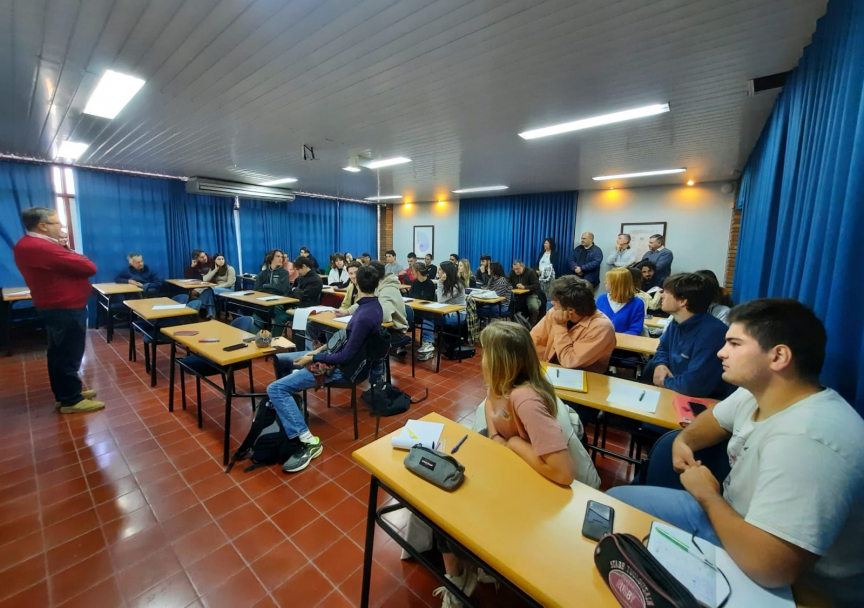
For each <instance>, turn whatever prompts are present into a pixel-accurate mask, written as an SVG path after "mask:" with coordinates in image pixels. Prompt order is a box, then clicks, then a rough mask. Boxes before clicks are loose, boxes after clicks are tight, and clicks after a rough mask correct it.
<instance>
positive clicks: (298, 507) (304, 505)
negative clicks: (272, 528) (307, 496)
mask: <svg viewBox="0 0 864 608" xmlns="http://www.w3.org/2000/svg"><path fill="white" fill-rule="evenodd" d="M318 516H319V513H318V511H317V509H315V507H313V506H312V505H310V504H309V503H308V502H306V501H305V500H298V501H297V502H295V503H294V504H292V505H290V506H289V507H288V508H286V509H283V510H282V511H280V512H279V513H277V514H276V515H274V516H273V517H271V518H270V519H271V520H272V521H273V523H275V524H276V525H277V526H279V529H280V530H282V531H283V532H284V533H285V534H287V535H288V537H289V538H290V537H291V536H293V535H294V534H296V533H297V531H299V530H300V529H301V528H303V527H305V526H307V525H309V524H310V523H312V521H313V520H315V519H316V518H317V517H318Z"/></svg>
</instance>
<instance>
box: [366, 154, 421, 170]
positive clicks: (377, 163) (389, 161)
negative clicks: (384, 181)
mask: <svg viewBox="0 0 864 608" xmlns="http://www.w3.org/2000/svg"><path fill="white" fill-rule="evenodd" d="M410 162H411V159H410V158H405V157H404V156H397V157H396V158H385V159H382V160H373V161H369V162H367V163H365V164H366V166H367V167H368V168H370V169H381V168H382V167H391V166H393V165H401V164H404V163H410Z"/></svg>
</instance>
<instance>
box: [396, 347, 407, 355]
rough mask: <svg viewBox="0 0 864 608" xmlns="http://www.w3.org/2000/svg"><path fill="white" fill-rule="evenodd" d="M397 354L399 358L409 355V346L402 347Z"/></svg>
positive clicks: (397, 350)
mask: <svg viewBox="0 0 864 608" xmlns="http://www.w3.org/2000/svg"><path fill="white" fill-rule="evenodd" d="M396 354H397V355H399V356H402V355H407V354H408V347H407V346H400V347H399V348H397V349H396Z"/></svg>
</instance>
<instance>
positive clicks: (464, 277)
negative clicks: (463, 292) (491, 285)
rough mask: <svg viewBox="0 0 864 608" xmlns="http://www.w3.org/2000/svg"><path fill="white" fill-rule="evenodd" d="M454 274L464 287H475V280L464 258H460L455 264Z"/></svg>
mask: <svg viewBox="0 0 864 608" xmlns="http://www.w3.org/2000/svg"><path fill="white" fill-rule="evenodd" d="M456 275H457V276H458V277H459V280H460V281H461V282H462V285H464V286H465V289H475V288H476V287H477V280H476V279H475V278H474V275H473V274H471V267H470V266H469V265H468V260H466V259H465V258H462V259H461V260H459V262H458V263H457V264H456Z"/></svg>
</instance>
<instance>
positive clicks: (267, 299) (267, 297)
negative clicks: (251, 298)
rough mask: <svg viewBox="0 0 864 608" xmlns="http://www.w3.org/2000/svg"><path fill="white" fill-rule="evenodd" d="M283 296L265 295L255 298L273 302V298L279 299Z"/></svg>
mask: <svg viewBox="0 0 864 608" xmlns="http://www.w3.org/2000/svg"><path fill="white" fill-rule="evenodd" d="M281 297H282V296H264V297H263V298H255V299H256V300H261V301H262V302H272V301H273V300H278V299H280V298H281Z"/></svg>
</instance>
